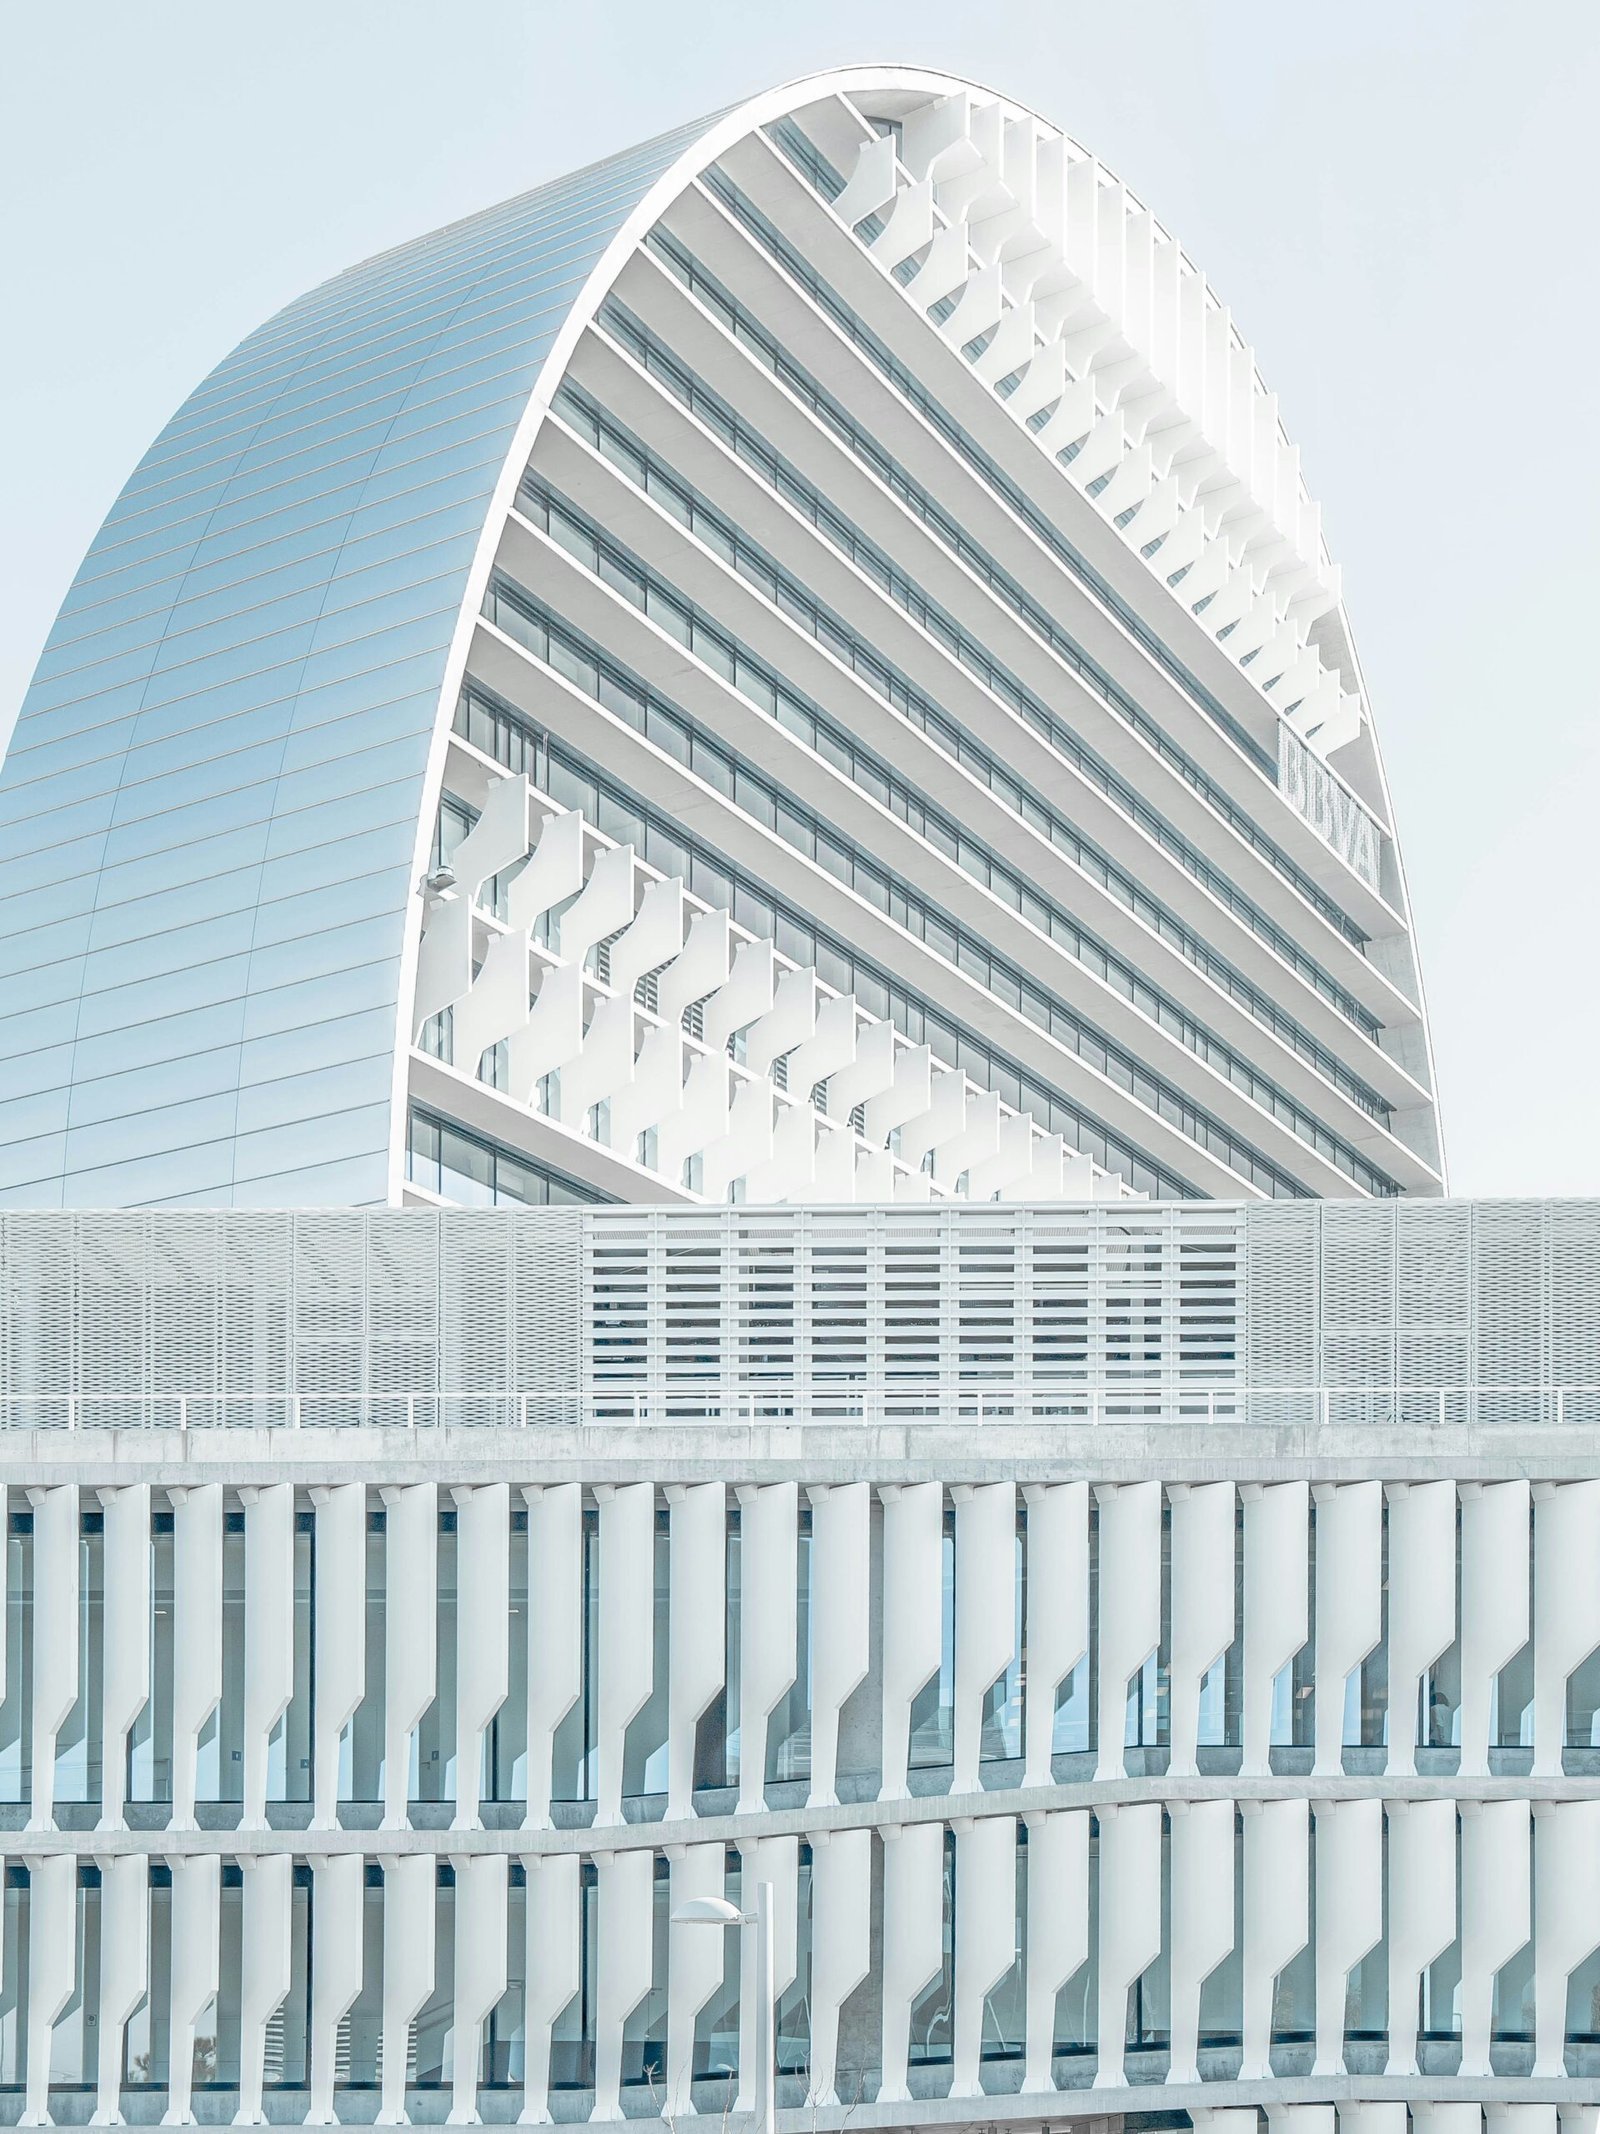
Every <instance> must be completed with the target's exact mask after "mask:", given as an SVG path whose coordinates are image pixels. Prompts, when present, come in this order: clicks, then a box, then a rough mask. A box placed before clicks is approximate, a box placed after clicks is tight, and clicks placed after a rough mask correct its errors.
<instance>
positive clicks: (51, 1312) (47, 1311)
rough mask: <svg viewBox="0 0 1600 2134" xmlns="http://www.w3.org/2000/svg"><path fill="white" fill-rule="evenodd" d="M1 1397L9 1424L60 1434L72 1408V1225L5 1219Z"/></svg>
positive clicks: (35, 1217)
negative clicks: (4, 1367)
mask: <svg viewBox="0 0 1600 2134" xmlns="http://www.w3.org/2000/svg"><path fill="white" fill-rule="evenodd" d="M5 1223H6V1233H5V1234H6V1270H5V1274H6V1300H5V1302H6V1308H5V1319H6V1333H7V1350H8V1354H7V1375H6V1381H5V1392H6V1396H7V1400H8V1402H9V1403H10V1404H11V1407H12V1414H13V1416H14V1417H15V1419H16V1421H17V1422H18V1423H20V1424H22V1425H24V1426H25V1427H28V1428H31V1429H60V1428H64V1427H65V1426H66V1425H67V1424H68V1423H69V1422H70V1421H71V1420H72V1419H73V1413H74V1406H73V1367H74V1357H73V1317H74V1311H73V1305H74V1295H73V1280H72V1261H73V1224H72V1222H71V1221H70V1220H67V1219H63V1218H62V1217H60V1216H54V1217H52V1216H49V1215H27V1214H18V1215H8V1216H7V1217H6V1218H5Z"/></svg>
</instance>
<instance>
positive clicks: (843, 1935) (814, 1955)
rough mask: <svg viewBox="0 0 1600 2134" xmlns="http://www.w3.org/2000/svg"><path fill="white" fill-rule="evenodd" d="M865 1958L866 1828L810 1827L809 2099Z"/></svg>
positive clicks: (868, 1908)
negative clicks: (811, 1829)
mask: <svg viewBox="0 0 1600 2134" xmlns="http://www.w3.org/2000/svg"><path fill="white" fill-rule="evenodd" d="M856 1486H857V1485H855V1484H847V1485H846V1487H850V1488H854V1487H856ZM863 1486H864V1485H863ZM871 1964H872V1832H871V1831H870V1830H865V1829H858V1830H834V1831H826V1830H814V1831H813V1832H812V1833H811V2068H810V2084H809V2092H808V2095H807V2098H806V2102H807V2104H809V2105H814V2106H828V2105H836V2104H837V2103H838V2102H839V2087H838V2084H839V2011H840V2010H841V2009H842V2008H843V2006H844V2004H845V2002H846V2001H847V2000H848V1999H849V1998H850V1995H851V1994H852V1993H854V1991H855V1990H856V1988H857V1986H859V1985H860V1983H861V1981H862V1980H863V1979H864V1978H865V1977H866V1975H867V1972H868V1970H869V1969H870V1968H871Z"/></svg>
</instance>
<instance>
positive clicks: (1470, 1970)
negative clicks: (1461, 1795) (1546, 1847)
mask: <svg viewBox="0 0 1600 2134" xmlns="http://www.w3.org/2000/svg"><path fill="white" fill-rule="evenodd" d="M1460 1809H1461V2073H1462V2074H1463V2075H1470V2076H1472V2077H1473V2078H1474V2079H1475V2080H1480V2081H1481V2080H1482V2079H1483V2078H1484V2077H1485V2076H1487V2075H1489V2074H1491V2073H1492V2072H1493V2069H1492V2067H1491V2065H1490V2049H1491V2047H1490V2041H1491V2037H1492V2034H1493V2024H1494V1981H1495V1974H1496V1972H1497V1971H1499V1970H1500V1969H1501V1967H1502V1966H1503V1965H1505V1964H1508V1963H1509V1962H1510V1961H1511V1959H1512V1957H1513V1956H1515V1955H1516V1953H1517V1951H1518V1950H1519V1949H1520V1948H1522V1947H1523V1946H1524V1945H1525V1944H1526V1942H1527V1940H1528V1937H1529V1936H1530V1935H1531V1934H1532V1932H1533V1856H1532V1850H1531V1846H1530V1838H1531V1835H1532V1833H1531V1829H1530V1825H1529V1820H1528V1803H1527V1802H1526V1801H1516V1800H1512V1801H1462V1802H1461V1804H1460Z"/></svg>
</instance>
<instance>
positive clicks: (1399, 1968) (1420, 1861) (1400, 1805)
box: [1384, 1800, 1456, 2075]
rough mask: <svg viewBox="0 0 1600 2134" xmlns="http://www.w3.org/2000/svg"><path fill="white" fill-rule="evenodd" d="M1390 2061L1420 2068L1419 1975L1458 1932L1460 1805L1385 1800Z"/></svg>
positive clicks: (1392, 2066) (1409, 2070) (1397, 2069)
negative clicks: (1418, 2051) (1457, 1852)
mask: <svg viewBox="0 0 1600 2134" xmlns="http://www.w3.org/2000/svg"><path fill="white" fill-rule="evenodd" d="M1385 1807H1386V1809H1387V1812H1388V1817H1389V2062H1388V2066H1387V2067H1386V2068H1385V2069H1384V2072H1385V2074H1387V2075H1414V2074H1416V2072H1417V2002H1418V1996H1419V1993H1420V1990H1421V1983H1422V1974H1423V1973H1424V1971H1426V1970H1427V1968H1428V1966H1429V1965H1430V1964H1431V1963H1433V1962H1434V1961H1435V1959H1436V1958H1438V1957H1440V1956H1442V1955H1443V1954H1444V1952H1445V1950H1446V1949H1448V1948H1449V1946H1450V1944H1451V1942H1453V1941H1454V1940H1455V1938H1456V1804H1455V1802H1454V1801H1453V1800H1449V1801H1388V1802H1386V1803H1385Z"/></svg>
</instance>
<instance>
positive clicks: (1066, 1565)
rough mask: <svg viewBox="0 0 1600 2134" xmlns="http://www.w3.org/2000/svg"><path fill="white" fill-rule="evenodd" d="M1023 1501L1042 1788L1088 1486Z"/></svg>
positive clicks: (1084, 1532)
mask: <svg viewBox="0 0 1600 2134" xmlns="http://www.w3.org/2000/svg"><path fill="white" fill-rule="evenodd" d="M1022 1494H1023V1498H1024V1500H1025V1502H1026V1504H1027V1507H1028V1524H1027V1533H1026V1539H1025V1544H1024V1545H1025V1548H1026V1551H1027V1580H1026V1591H1025V1594H1024V1602H1023V1605H1024V1615H1023V1642H1024V1645H1025V1647H1026V1651H1027V1679H1026V1682H1025V1684H1024V1688H1023V1696H1024V1705H1023V1772H1022V1783H1023V1784H1024V1785H1025V1786H1048V1785H1049V1784H1050V1776H1051V1772H1050V1760H1051V1748H1052V1745H1053V1743H1054V1740H1055V1724H1056V1699H1057V1697H1058V1696H1059V1694H1060V1691H1061V1685H1062V1683H1063V1682H1065V1681H1066V1679H1067V1677H1068V1676H1069V1675H1070V1674H1071V1673H1072V1671H1073V1669H1074V1668H1075V1667H1076V1666H1077V1665H1078V1663H1079V1661H1080V1660H1082V1659H1084V1658H1085V1657H1086V1655H1087V1653H1088V1650H1089V1485H1088V1483H1087V1482H1051V1483H1044V1482H1029V1483H1027V1484H1026V1485H1025V1486H1024V1488H1023V1492H1022ZM1032 1827H1033V1826H1032V1825H1031V1824H1030V1825H1029V1828H1030V1829H1031V1828H1032ZM1052 2087H1053V2085H1052Z"/></svg>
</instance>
